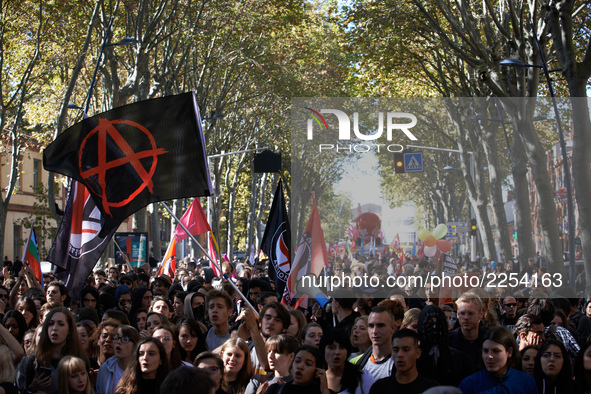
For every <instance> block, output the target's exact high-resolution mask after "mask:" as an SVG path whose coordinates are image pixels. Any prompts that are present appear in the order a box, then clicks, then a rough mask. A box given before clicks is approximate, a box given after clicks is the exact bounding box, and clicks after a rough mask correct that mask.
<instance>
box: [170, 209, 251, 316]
mask: <svg viewBox="0 0 591 394" xmlns="http://www.w3.org/2000/svg"><path fill="white" fill-rule="evenodd" d="M160 204H162V205H163V206H164V208H165V209H166V210H167V211H168V213H169V214H170V216H172V217H173V219H174V220H176V222H177V223H178V225H179V226H181V228H182V229H183V231H184V232H185V233H186V234H187V235H188V236H189V237H190V238H191V239H192V240H193V242H194V243H195V245H197V247H199V249H200V250H201V253H203V254H204V255H205V257H207V258H208V259H209V261H210V262H211V263H212V264H213V265H214V266H215V267H216V268H217V269H218V270H219V271H220V272H221V273H222V276H223V277H224V278H225V279H226V281H228V283H229V284H230V286H232V288H233V289H234V290H236V292H237V293H238V295H240V297H241V298H242V299H243V300H244V302H245V303H246V305H248V306H249V307H250V309H252V311H253V312H254V313H255V314H256V315H257V316H258V315H259V313H258V312H257V310H256V309H255V308H254V307H253V306H252V304H251V303H250V301H249V300H248V298H246V297H245V296H244V294H242V292H241V291H240V289H239V288H238V287H237V286H236V284H234V282H232V280H231V279H230V278H229V277H228V275H226V274H224V271H222V269H221V267H220V266H219V265H218V264H217V263H216V262H215V261H214V260H213V258H212V257H211V256H210V255H209V253H208V252H207V251H206V250H205V248H204V247H203V246H202V245H201V244H200V243H199V242H197V239H196V238H195V237H194V236H193V234H191V232H190V231H189V230H188V229H187V227H185V225H184V224H183V222H181V221H180V220H179V218H178V217H177V216H176V215H175V214H174V212H172V209H170V207H169V206H168V205H167V204H166V203H165V202H164V201H160Z"/></svg>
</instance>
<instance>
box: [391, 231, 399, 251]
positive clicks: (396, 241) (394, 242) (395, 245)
mask: <svg viewBox="0 0 591 394" xmlns="http://www.w3.org/2000/svg"><path fill="white" fill-rule="evenodd" d="M392 248H394V250H396V251H400V237H399V236H398V234H396V236H395V237H394V239H393V240H392Z"/></svg>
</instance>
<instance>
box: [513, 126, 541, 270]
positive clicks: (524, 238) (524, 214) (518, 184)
mask: <svg viewBox="0 0 591 394" xmlns="http://www.w3.org/2000/svg"><path fill="white" fill-rule="evenodd" d="M510 160H511V173H512V174H513V183H514V185H515V229H516V230H517V244H518V248H519V255H518V256H519V257H518V261H519V264H520V267H521V268H523V267H525V266H526V264H527V259H528V258H530V257H533V256H534V255H535V248H534V241H533V237H532V235H533V233H534V232H533V229H532V224H531V204H530V201H529V183H528V180H527V158H526V154H525V147H524V146H523V141H522V140H521V137H520V136H519V134H517V133H515V135H514V137H513V145H512V146H511V156H510Z"/></svg>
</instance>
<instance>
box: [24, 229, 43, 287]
mask: <svg viewBox="0 0 591 394" xmlns="http://www.w3.org/2000/svg"><path fill="white" fill-rule="evenodd" d="M23 262H25V263H27V264H29V266H30V267H31V269H32V270H33V273H34V274H35V278H37V280H38V281H39V283H41V286H43V274H42V273H41V264H40V263H39V248H38V246H37V237H35V229H34V228H33V226H31V232H30V233H29V239H28V240H27V247H26V248H25V254H24V256H23Z"/></svg>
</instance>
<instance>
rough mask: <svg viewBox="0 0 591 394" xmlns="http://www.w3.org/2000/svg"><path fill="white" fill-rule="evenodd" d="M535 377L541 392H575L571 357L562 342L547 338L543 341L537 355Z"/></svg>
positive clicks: (569, 393) (556, 393)
mask: <svg viewBox="0 0 591 394" xmlns="http://www.w3.org/2000/svg"><path fill="white" fill-rule="evenodd" d="M534 378H535V379H536V384H537V385H538V390H539V392H540V394H544V393H554V394H559V393H568V394H572V393H573V392H575V390H574V389H575V385H574V381H573V373H572V368H571V363H570V357H569V355H568V353H567V351H566V348H565V347H564V344H563V343H562V342H560V341H557V340H555V339H547V340H545V341H544V343H542V346H540V351H539V352H538V355H537V356H536V364H535V366H534Z"/></svg>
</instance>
